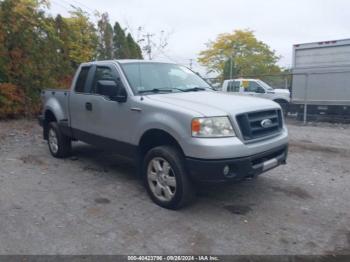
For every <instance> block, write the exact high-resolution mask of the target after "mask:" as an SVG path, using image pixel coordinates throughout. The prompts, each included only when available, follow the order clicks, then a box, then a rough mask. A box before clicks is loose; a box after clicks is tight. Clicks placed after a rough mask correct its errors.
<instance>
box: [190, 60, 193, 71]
mask: <svg viewBox="0 0 350 262" xmlns="http://www.w3.org/2000/svg"><path fill="white" fill-rule="evenodd" d="M189 60H190V69H192V65H193V59H192V58H190V59H189Z"/></svg>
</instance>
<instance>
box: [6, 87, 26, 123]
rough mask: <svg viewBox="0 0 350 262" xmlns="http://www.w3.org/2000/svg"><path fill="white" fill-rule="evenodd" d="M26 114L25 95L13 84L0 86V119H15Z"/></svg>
mask: <svg viewBox="0 0 350 262" xmlns="http://www.w3.org/2000/svg"><path fill="white" fill-rule="evenodd" d="M23 113H24V95H23V92H22V91H21V89H19V88H18V87H17V86H15V85H12V84H0V119H5V118H14V117H17V116H20V115H22V114H23Z"/></svg>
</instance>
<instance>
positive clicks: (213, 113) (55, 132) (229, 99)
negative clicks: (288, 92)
mask: <svg viewBox="0 0 350 262" xmlns="http://www.w3.org/2000/svg"><path fill="white" fill-rule="evenodd" d="M42 99H43V112H42V115H41V116H40V117H39V121H40V124H41V125H42V127H43V136H44V139H46V140H47V141H48V147H49V150H50V152H51V154H52V155H53V156H54V157H58V158H62V157H67V156H68V155H69V154H70V151H71V144H72V141H83V142H86V143H89V144H92V145H96V146H101V147H104V148H109V149H112V150H114V151H115V152H117V153H119V154H121V155H123V156H126V157H128V158H130V159H134V160H135V161H136V164H137V166H138V167H139V169H140V174H141V176H142V179H143V181H144V184H145V187H146V189H147V191H148V193H149V195H150V197H151V199H152V200H153V201H154V202H155V203H156V204H158V205H160V206H162V207H165V208H170V209H177V208H180V207H181V206H183V205H184V204H186V203H187V202H188V201H189V200H190V199H191V196H193V194H194V190H193V186H192V185H193V183H196V182H224V181H236V180H240V179H243V178H246V177H255V176H256V175H259V174H261V173H263V172H265V171H267V170H270V169H272V168H274V167H276V166H278V165H280V164H285V163H286V158H287V151H288V132H287V129H286V126H285V124H284V120H283V114H282V113H281V108H280V106H279V105H278V104H277V103H275V102H273V101H270V100H267V99H260V98H251V97H242V96H236V97H233V96H230V95H227V94H224V93H219V92H216V91H213V90H212V89H211V87H210V86H209V85H208V84H207V83H206V82H205V81H204V80H203V79H202V78H200V77H199V76H198V75H197V74H195V73H193V72H192V71H191V70H189V69H188V68H186V67H184V66H180V65H176V64H171V63H160V62H153V61H144V60H115V61H99V62H90V63H84V64H82V65H80V67H79V69H78V70H77V72H76V75H75V77H74V79H73V82H72V86H71V90H70V91H68V90H67V91H64V90H46V91H43V92H42Z"/></svg>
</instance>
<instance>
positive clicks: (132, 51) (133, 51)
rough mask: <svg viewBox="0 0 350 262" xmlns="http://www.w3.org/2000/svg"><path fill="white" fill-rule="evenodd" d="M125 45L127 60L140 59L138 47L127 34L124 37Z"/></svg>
mask: <svg viewBox="0 0 350 262" xmlns="http://www.w3.org/2000/svg"><path fill="white" fill-rule="evenodd" d="M126 43H127V46H128V49H129V58H135V59H142V52H141V48H140V46H139V45H138V44H137V43H136V42H135V41H134V39H133V38H132V36H131V34H130V33H129V34H128V36H127V37H126Z"/></svg>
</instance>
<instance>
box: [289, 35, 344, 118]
mask: <svg viewBox="0 0 350 262" xmlns="http://www.w3.org/2000/svg"><path fill="white" fill-rule="evenodd" d="M292 73H293V78H292V92H291V93H292V103H293V104H294V105H295V106H294V109H295V111H296V112H297V113H298V116H299V117H300V118H303V119H304V121H306V120H307V119H315V118H316V119H317V118H320V117H322V118H324V117H326V118H327V119H331V120H333V119H347V120H348V119H350V39H343V40H333V41H324V42H314V43H306V44H296V45H294V46H293V66H292Z"/></svg>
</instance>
